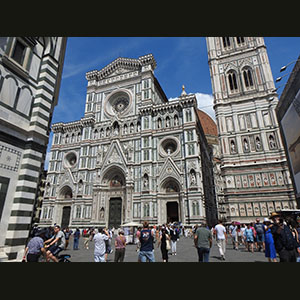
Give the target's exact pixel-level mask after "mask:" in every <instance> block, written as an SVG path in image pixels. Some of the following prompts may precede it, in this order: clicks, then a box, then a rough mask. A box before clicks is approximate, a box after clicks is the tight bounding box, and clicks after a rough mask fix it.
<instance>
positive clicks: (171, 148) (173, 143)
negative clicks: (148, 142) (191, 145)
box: [159, 137, 179, 156]
mask: <svg viewBox="0 0 300 300" xmlns="http://www.w3.org/2000/svg"><path fill="white" fill-rule="evenodd" d="M159 151H160V154H161V155H162V156H169V155H170V156H171V155H176V154H177V153H178V152H179V141H178V139H177V138H175V137H172V138H171V137H166V138H164V139H162V140H161V142H160V147H159Z"/></svg>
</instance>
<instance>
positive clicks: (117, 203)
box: [108, 198, 122, 228]
mask: <svg viewBox="0 0 300 300" xmlns="http://www.w3.org/2000/svg"><path fill="white" fill-rule="evenodd" d="M121 220H122V199H121V198H111V199H110V200H109V218H108V227H109V228H112V227H114V228H119V227H120V226H121Z"/></svg>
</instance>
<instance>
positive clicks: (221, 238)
mask: <svg viewBox="0 0 300 300" xmlns="http://www.w3.org/2000/svg"><path fill="white" fill-rule="evenodd" d="M222 223H223V222H222V221H221V220H219V224H217V225H216V226H215V235H216V241H217V246H218V248H219V253H220V256H221V260H225V252H226V244H227V233H226V228H225V227H224V226H223V224H222Z"/></svg>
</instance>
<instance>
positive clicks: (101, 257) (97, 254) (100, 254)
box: [93, 228, 109, 262]
mask: <svg viewBox="0 0 300 300" xmlns="http://www.w3.org/2000/svg"><path fill="white" fill-rule="evenodd" d="M108 239H109V233H108V232H107V231H106V230H105V229H103V228H99V232H98V233H97V234H95V236H94V239H93V240H94V242H95V250H94V260H95V262H105V251H106V245H105V241H106V240H108Z"/></svg>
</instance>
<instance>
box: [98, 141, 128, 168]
mask: <svg viewBox="0 0 300 300" xmlns="http://www.w3.org/2000/svg"><path fill="white" fill-rule="evenodd" d="M112 164H117V165H120V166H123V167H125V166H126V165H127V160H126V157H125V155H124V153H123V151H122V148H121V146H120V143H119V141H113V142H112V143H111V145H110V147H109V148H108V150H107V152H106V155H105V157H104V160H103V164H102V168H101V169H102V170H104V169H106V168H107V167H108V166H111V165H112Z"/></svg>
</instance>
